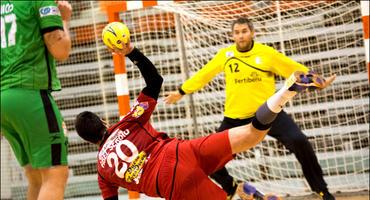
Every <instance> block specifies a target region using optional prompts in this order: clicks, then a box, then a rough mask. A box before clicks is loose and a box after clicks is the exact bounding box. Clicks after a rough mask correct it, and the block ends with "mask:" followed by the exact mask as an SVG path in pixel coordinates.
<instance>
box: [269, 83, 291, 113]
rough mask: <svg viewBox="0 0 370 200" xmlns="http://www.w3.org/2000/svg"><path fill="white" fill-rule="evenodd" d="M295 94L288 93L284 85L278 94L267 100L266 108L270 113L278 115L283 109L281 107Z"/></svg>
mask: <svg viewBox="0 0 370 200" xmlns="http://www.w3.org/2000/svg"><path fill="white" fill-rule="evenodd" d="M296 94H297V92H296V91H289V90H288V88H287V87H286V86H285V85H284V86H283V87H282V88H281V89H280V90H279V91H278V92H276V93H275V94H274V95H272V96H271V97H270V98H269V99H268V100H267V106H268V108H269V109H270V110H271V111H272V112H274V113H279V112H280V111H281V110H282V109H283V106H284V105H285V104H286V103H287V102H288V101H289V100H290V99H292V98H293V97H294V96H295V95H296Z"/></svg>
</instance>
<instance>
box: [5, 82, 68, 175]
mask: <svg viewBox="0 0 370 200" xmlns="http://www.w3.org/2000/svg"><path fill="white" fill-rule="evenodd" d="M6 91H7V92H8V91H9V92H11V95H5V96H6V98H5V101H6V102H5V104H6V106H7V108H6V109H4V112H5V113H4V115H6V120H7V122H8V124H9V125H10V126H11V127H12V128H13V129H14V131H15V132H16V133H17V135H18V136H19V138H20V143H21V145H22V146H23V148H24V151H25V152H26V154H27V156H28V159H29V161H30V163H31V166H32V167H33V168H45V167H51V166H56V165H66V164H67V138H66V137H65V135H64V130H63V126H62V123H63V119H62V116H61V114H60V111H59V109H58V107H57V105H56V103H55V101H54V100H53V98H52V97H51V95H50V94H49V93H48V92H47V91H37V90H28V89H9V90H6ZM2 100H3V99H2ZM5 104H4V106H5ZM2 107H3V104H2ZM2 112H3V110H2ZM2 114H3V113H2Z"/></svg>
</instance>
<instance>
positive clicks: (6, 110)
mask: <svg viewBox="0 0 370 200" xmlns="http://www.w3.org/2000/svg"><path fill="white" fill-rule="evenodd" d="M13 97H14V95H13V92H12V90H4V91H1V101H0V102H1V134H2V135H4V137H5V138H6V140H7V141H8V143H9V144H10V147H11V148H12V150H13V153H14V155H15V157H16V159H17V160H18V163H19V164H20V165H21V166H25V165H27V164H28V163H29V162H30V160H29V155H28V154H27V152H26V149H25V147H26V144H25V141H24V139H25V138H24V137H23V136H22V135H20V133H19V132H17V131H16V130H15V128H16V127H13V122H14V119H13V115H14V113H13V112H14V111H15V110H17V105H16V103H15V102H14V101H13Z"/></svg>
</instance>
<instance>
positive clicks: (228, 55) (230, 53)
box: [226, 51, 234, 58]
mask: <svg viewBox="0 0 370 200" xmlns="http://www.w3.org/2000/svg"><path fill="white" fill-rule="evenodd" d="M230 57H234V52H232V51H226V58H230Z"/></svg>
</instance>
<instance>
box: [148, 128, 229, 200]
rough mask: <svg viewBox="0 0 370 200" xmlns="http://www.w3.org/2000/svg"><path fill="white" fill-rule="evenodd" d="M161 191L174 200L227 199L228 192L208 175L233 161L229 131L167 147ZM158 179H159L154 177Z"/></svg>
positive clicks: (161, 176)
mask: <svg viewBox="0 0 370 200" xmlns="http://www.w3.org/2000/svg"><path fill="white" fill-rule="evenodd" d="M161 153H164V154H163V155H164V158H163V160H162V163H161V166H160V169H159V173H158V181H157V182H158V186H157V188H158V190H159V192H160V193H161V196H162V197H165V198H166V199H171V200H218V199H220V200H225V199H226V193H225V192H224V191H223V190H222V189H221V188H220V187H219V186H217V185H216V184H215V183H213V182H212V181H211V180H210V178H208V176H209V175H210V174H212V173H214V172H215V171H217V170H218V169H221V168H222V167H224V166H225V164H226V163H227V162H228V161H230V160H232V159H233V155H232V152H231V146H230V142H229V136H228V131H227V130H225V131H223V132H220V133H215V134H211V135H209V136H206V137H202V138H198V139H193V140H180V141H179V140H174V141H172V142H170V143H168V144H167V145H165V146H164V149H163V151H162V152H161ZM153 178H155V177H153Z"/></svg>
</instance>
